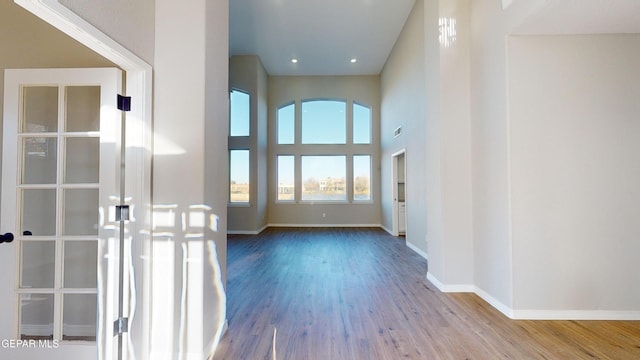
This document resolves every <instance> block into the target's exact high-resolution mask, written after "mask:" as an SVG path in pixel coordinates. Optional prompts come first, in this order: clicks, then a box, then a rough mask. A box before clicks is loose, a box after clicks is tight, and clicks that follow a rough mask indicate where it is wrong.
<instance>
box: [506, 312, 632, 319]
mask: <svg viewBox="0 0 640 360" xmlns="http://www.w3.org/2000/svg"><path fill="white" fill-rule="evenodd" d="M511 318H512V319H516V320H627V321H633V320H640V311H605V310H514V311H513V316H512V317H511Z"/></svg>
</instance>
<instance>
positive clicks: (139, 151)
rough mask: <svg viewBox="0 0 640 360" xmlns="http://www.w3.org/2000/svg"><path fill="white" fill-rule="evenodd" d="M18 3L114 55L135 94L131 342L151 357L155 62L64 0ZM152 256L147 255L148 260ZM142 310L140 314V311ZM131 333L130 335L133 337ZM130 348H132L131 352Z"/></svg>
mask: <svg viewBox="0 0 640 360" xmlns="http://www.w3.org/2000/svg"><path fill="white" fill-rule="evenodd" d="M14 2H15V3H16V4H17V5H19V6H21V7H23V8H24V9H26V10H27V11H29V12H31V13H33V14H34V15H35V16H37V17H39V18H40V19H42V20H44V21H45V22H47V23H49V24H50V25H52V26H53V27H55V28H56V29H58V30H60V31H62V32H63V33H65V34H67V35H68V36H69V37H71V38H72V39H74V40H76V41H78V42H79V43H81V44H83V45H85V46H87V47H88V48H89V49H91V50H93V51H94V52H96V53H97V54H99V55H101V56H103V57H104V58H106V59H108V60H110V61H111V62H113V63H114V64H116V65H117V66H118V67H120V68H121V69H122V70H123V71H124V72H125V74H126V90H125V92H126V94H123V95H126V96H131V97H132V101H131V111H129V112H127V113H126V140H125V141H126V150H125V151H126V155H125V156H126V159H125V164H126V165H125V166H126V168H125V169H126V171H125V181H124V182H125V189H126V190H125V199H127V203H129V204H133V205H134V206H132V209H131V210H130V218H131V219H132V221H129V222H125V223H124V224H123V226H124V227H125V232H127V233H128V234H131V236H134V237H135V241H133V242H132V244H131V248H130V252H131V254H130V259H131V262H132V264H130V265H132V267H133V269H135V271H134V272H133V274H131V277H132V281H134V282H135V283H136V286H135V288H136V289H137V291H133V292H130V293H129V299H128V300H129V302H130V303H132V304H138V306H135V307H134V308H132V309H130V312H129V314H128V317H129V328H130V329H131V331H130V332H128V333H126V337H124V338H125V339H126V340H125V341H124V343H125V345H126V344H129V343H133V344H135V353H136V355H141V356H139V357H141V358H145V357H146V356H147V354H148V349H149V343H150V339H149V334H150V323H149V319H150V314H151V309H150V306H140V305H142V304H145V303H148V302H149V299H150V293H151V281H150V273H151V271H150V270H151V264H150V261H148V260H149V259H150V256H149V255H150V253H151V237H152V232H151V229H152V228H151V211H150V209H151V208H152V207H151V205H152V203H151V161H152V154H153V130H152V129H153V127H152V93H153V84H152V75H153V74H152V67H151V65H149V64H148V63H147V62H145V61H144V60H142V59H141V58H139V57H138V56H137V55H135V54H134V53H132V52H131V51H129V50H127V49H126V48H125V47H124V46H122V45H120V44H119V43H117V42H116V41H114V40H113V39H111V38H110V37H109V36H107V35H106V34H104V33H103V32H102V31H100V30H98V29H97V28H96V27H94V26H93V25H91V24H89V23H88V22H87V21H85V20H84V19H82V18H81V17H80V16H78V15H77V14H76V13H74V12H73V11H71V10H69V9H68V8H67V7H66V6H64V5H62V4H61V3H60V2H59V1H58V0H14ZM145 259H146V260H145ZM138 311H139V312H140V313H137V312H138ZM127 338H128V339H127ZM125 353H126V351H125Z"/></svg>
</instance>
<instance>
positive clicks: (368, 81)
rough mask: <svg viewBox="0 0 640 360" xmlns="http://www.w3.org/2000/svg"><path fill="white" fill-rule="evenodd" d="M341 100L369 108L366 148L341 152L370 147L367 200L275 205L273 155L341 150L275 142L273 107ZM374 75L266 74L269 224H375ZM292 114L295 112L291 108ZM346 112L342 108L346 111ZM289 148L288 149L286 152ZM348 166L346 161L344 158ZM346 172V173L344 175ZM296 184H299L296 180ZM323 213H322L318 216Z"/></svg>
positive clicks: (377, 205)
mask: <svg viewBox="0 0 640 360" xmlns="http://www.w3.org/2000/svg"><path fill="white" fill-rule="evenodd" d="M319 98H320V99H344V100H346V101H347V106H350V104H351V103H352V102H353V101H355V102H358V103H360V104H365V105H368V106H370V107H371V111H372V114H371V116H372V128H371V130H372V134H371V141H372V145H371V146H363V145H347V146H346V147H345V149H346V155H349V154H365V153H366V152H367V151H369V150H370V151H371V155H372V158H371V163H372V174H371V177H372V179H371V181H372V185H371V189H372V202H370V203H360V204H351V203H350V204H330V203H296V204H290V203H277V202H276V198H275V194H276V191H275V189H276V184H277V180H276V156H277V154H292V153H301V152H308V153H310V154H323V155H331V154H345V153H344V152H343V151H342V150H340V151H337V152H336V150H334V149H331V148H330V147H328V146H327V145H305V146H304V149H303V148H301V147H300V146H297V145H277V144H276V142H275V138H276V136H275V132H276V125H275V124H276V112H277V109H278V107H280V106H282V105H284V104H287V103H291V102H292V101H294V100H295V101H296V106H297V107H298V108H299V106H300V101H301V100H305V99H319ZM379 109H380V78H379V77H378V76H272V77H270V78H269V134H270V136H269V190H270V191H268V193H269V224H276V225H277V224H280V225H327V226H330V225H338V226H341V225H372V226H378V225H379V224H380V193H379V192H378V191H376V189H379V187H380V172H379V169H378V167H377V166H376V165H377V164H378V163H379V161H380V160H379V156H380V154H379V147H378V146H377V145H376V144H378V143H379V141H380V133H379V128H380V127H379V124H380V110H379ZM297 112H298V114H299V113H300V111H299V110H297ZM349 112H350V111H349V110H347V113H349ZM292 149H293V150H292ZM347 164H349V162H347ZM348 174H349V171H347V175H348ZM298 186H300V185H299V184H298ZM323 214H325V217H323Z"/></svg>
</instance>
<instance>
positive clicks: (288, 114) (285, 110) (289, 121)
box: [278, 104, 296, 145]
mask: <svg viewBox="0 0 640 360" xmlns="http://www.w3.org/2000/svg"><path fill="white" fill-rule="evenodd" d="M295 111H296V106H295V104H289V105H286V106H283V107H281V108H279V109H278V144H283V145H290V144H294V143H295V118H296V113H295Z"/></svg>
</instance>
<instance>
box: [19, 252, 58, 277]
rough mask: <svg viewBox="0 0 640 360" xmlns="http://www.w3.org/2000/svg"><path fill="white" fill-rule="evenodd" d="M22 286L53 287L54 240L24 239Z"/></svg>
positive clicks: (21, 257) (21, 266)
mask: <svg viewBox="0 0 640 360" xmlns="http://www.w3.org/2000/svg"><path fill="white" fill-rule="evenodd" d="M21 243H22V251H21V253H20V255H21V256H20V268H21V271H20V287H21V288H53V285H54V282H53V281H54V274H55V269H56V268H55V259H56V244H55V242H54V241H22V242H21Z"/></svg>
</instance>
